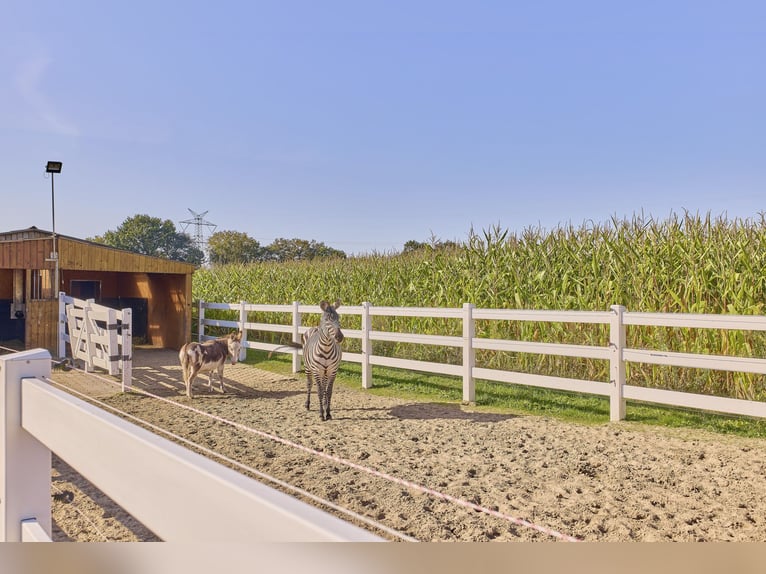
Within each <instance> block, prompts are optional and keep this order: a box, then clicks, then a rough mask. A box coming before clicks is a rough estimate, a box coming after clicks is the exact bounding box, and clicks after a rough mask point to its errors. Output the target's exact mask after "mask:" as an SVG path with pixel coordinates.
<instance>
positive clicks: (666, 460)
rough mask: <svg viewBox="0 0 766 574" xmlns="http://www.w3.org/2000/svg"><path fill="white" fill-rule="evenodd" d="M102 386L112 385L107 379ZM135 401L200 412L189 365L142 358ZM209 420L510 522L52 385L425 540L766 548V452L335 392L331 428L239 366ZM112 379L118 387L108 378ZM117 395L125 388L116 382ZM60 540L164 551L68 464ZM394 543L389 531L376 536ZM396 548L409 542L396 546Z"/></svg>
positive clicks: (711, 440) (208, 425) (58, 495)
mask: <svg viewBox="0 0 766 574" xmlns="http://www.w3.org/2000/svg"><path fill="white" fill-rule="evenodd" d="M101 376H102V377H103V375H101ZM134 377H135V383H134V385H135V387H136V388H140V389H145V390H148V391H150V392H152V393H155V394H157V395H160V396H165V397H169V398H173V399H174V400H177V401H178V402H179V403H181V404H189V403H190V401H189V399H187V398H186V396H185V395H184V394H183V393H184V390H183V385H182V383H181V375H180V368H179V366H178V362H177V355H176V353H175V352H172V351H163V350H148V349H142V350H137V351H136V353H135V360H134ZM225 377H226V379H227V382H228V389H227V391H228V392H227V393H226V394H224V395H222V394H221V393H220V392H219V391H218V390H217V388H216V389H215V390H214V391H213V392H210V391H208V389H207V386H206V382H204V381H203V379H201V378H200V379H198V380H197V382H196V384H195V392H196V393H197V394H196V396H195V398H194V399H193V401H192V403H193V405H194V406H195V407H197V408H200V409H203V410H204V411H206V412H210V413H213V414H215V415H218V416H220V417H223V418H226V419H229V420H233V421H237V422H239V423H243V424H245V425H247V426H249V427H252V428H255V429H258V430H261V431H264V432H266V433H269V434H272V435H277V436H279V437H281V438H283V439H287V440H289V441H292V442H295V443H298V444H301V445H304V446H306V447H309V448H311V449H315V450H316V451H320V452H324V453H329V454H332V455H334V456H336V457H340V458H342V459H345V460H348V461H351V462H353V463H356V464H359V465H362V466H364V467H367V468H370V469H375V470H377V471H380V472H383V473H386V474H388V475H391V476H393V477H399V478H402V479H405V480H408V481H411V482H412V483H416V484H418V485H422V486H423V487H426V488H428V489H432V490H434V491H438V492H441V493H445V494H447V495H450V496H452V497H455V498H456V499H459V500H461V501H466V502H468V503H471V504H473V505H476V506H478V507H481V508H486V509H488V510H491V511H495V512H497V513H500V514H502V515H503V516H504V517H502V518H501V517H496V516H492V515H490V514H487V513H485V512H482V511H477V510H476V509H472V508H466V507H465V506H462V505H460V504H456V503H454V502H450V501H445V500H442V499H439V498H436V497H434V496H432V495H430V494H427V493H424V492H422V491H420V490H418V489H413V488H408V487H406V486H402V485H401V484H399V483H397V482H392V481H388V480H384V479H381V478H378V477H375V476H372V475H370V474H368V473H366V472H363V471H360V470H356V469H352V468H348V467H346V466H344V465H341V464H338V463H335V462H330V461H328V460H324V459H322V458H320V457H317V456H313V455H310V454H307V453H305V452H301V451H298V450H296V449H293V448H290V447H288V446H284V445H282V444H279V443H276V442H273V441H271V440H267V439H264V438H260V437H258V436H255V435H253V434H250V433H247V432H244V431H241V430H237V429H235V428H233V427H231V426H228V425H225V424H221V423H219V422H216V421H213V420H210V419H209V418H206V417H203V416H201V415H197V414H194V413H191V412H189V411H184V410H182V409H180V408H179V407H176V406H173V405H169V404H167V403H166V402H163V401H160V400H158V399H154V398H149V397H145V396H142V395H140V394H137V393H126V394H121V393H119V392H117V391H118V390H119V389H118V388H117V387H112V386H110V385H107V384H105V383H102V382H99V381H98V380H96V379H93V378H92V377H89V376H84V375H82V374H79V373H77V372H76V371H71V372H67V373H62V372H54V375H53V377H52V378H53V379H54V380H56V381H58V382H60V383H61V384H63V385H67V386H68V387H70V388H73V389H76V390H79V391H81V392H86V393H88V394H89V395H91V396H94V397H98V398H99V399H100V400H102V401H105V402H107V403H108V404H110V405H113V406H114V407H116V408H119V409H121V410H124V411H126V412H129V413H131V414H133V415H136V416H138V417H141V418H142V419H144V420H147V421H150V422H152V423H154V424H158V425H161V426H162V427H163V428H168V429H169V430H172V431H173V432H174V433H177V434H179V435H181V436H184V437H187V438H189V439H190V440H193V441H195V442H196V443H198V444H201V445H203V446H205V447H208V448H211V449H214V450H215V451H217V452H220V453H223V454H225V455H226V456H228V457H231V458H233V459H236V460H238V461H241V462H243V463H245V464H247V465H248V466H250V467H251V468H255V469H257V470H259V471H261V472H264V473H266V474H269V475H271V476H274V477H276V478H278V479H281V480H284V481H287V482H289V483H290V484H293V485H295V486H297V487H299V488H301V489H304V490H306V491H309V492H311V493H312V494H314V495H316V496H319V497H321V498H322V499H324V500H329V501H331V502H333V503H335V504H338V505H341V506H343V507H345V508H348V509H350V510H352V511H354V512H355V513H358V514H361V515H363V516H366V517H368V518H370V519H372V520H374V521H376V522H379V523H381V524H383V525H384V526H386V527H387V528H390V529H393V530H395V531H397V532H401V533H403V534H405V535H406V536H409V537H413V538H415V539H417V540H421V541H504V542H509V541H530V540H539V541H550V540H556V539H557V538H555V537H551V536H550V535H548V534H545V533H541V532H539V531H536V530H533V529H531V528H528V527H526V526H521V525H518V524H515V523H513V522H512V521H509V520H508V519H507V517H515V518H521V519H524V520H527V521H530V522H532V523H535V524H537V525H540V526H541V527H546V528H549V529H553V530H555V531H557V532H560V533H562V534H566V535H569V536H574V537H577V538H579V539H582V540H585V541H765V540H766V497H764V494H766V482H765V481H766V479H765V478H764V476H766V443H765V442H764V441H761V440H753V439H740V438H733V437H725V436H719V435H713V434H711V433H707V432H698V431H687V430H684V431H678V430H669V429H663V428H648V427H640V426H637V425H634V424H631V423H625V422H622V423H610V424H604V425H601V426H595V427H590V426H581V425H574V424H568V423H563V422H559V421H556V420H552V419H548V418H544V417H532V416H513V415H507V414H489V413H485V412H475V411H473V410H472V409H471V408H469V407H465V406H459V405H445V404H434V403H416V402H413V401H408V400H397V399H391V398H381V397H377V396H374V395H372V394H370V393H369V392H366V391H364V390H363V389H361V388H355V389H348V388H343V387H339V386H336V389H335V393H334V396H333V417H334V418H333V420H331V421H328V422H324V423H323V422H321V421H320V419H319V414H318V411H317V409H316V394H315V393H313V395H312V403H313V404H312V407H313V408H312V411H311V412H306V410H305V409H304V407H303V403H304V400H305V381H304V379H303V376H302V375H299V376H296V377H285V376H280V375H275V374H273V373H268V372H265V371H261V370H259V369H256V368H253V367H252V366H247V365H241V364H238V365H235V366H231V365H229V366H227V367H226V371H225ZM106 378H109V377H106ZM115 380H116V379H115ZM52 477H53V483H52V499H53V518H54V523H55V524H54V537H55V539H56V540H76V541H103V540H118V541H120V540H124V541H129V540H156V537H155V536H154V535H153V534H152V533H151V532H150V531H149V530H147V529H146V528H145V527H144V526H142V525H141V524H140V523H138V522H137V521H136V520H134V519H133V518H132V517H130V516H129V515H127V514H126V513H125V512H124V511H123V510H122V509H120V508H119V507H118V506H117V505H115V504H114V503H112V502H111V501H110V500H109V499H108V498H107V497H106V496H104V495H103V494H102V493H101V492H99V491H98V490H97V489H95V488H94V487H92V486H91V485H89V484H88V483H87V482H86V481H84V480H83V479H82V477H80V476H79V475H77V474H76V473H75V472H73V471H72V469H71V468H69V467H68V466H67V465H66V464H65V463H63V462H62V461H60V460H58V459H55V458H54V468H53V471H52ZM378 533H379V534H380V532H378ZM383 535H384V536H385V537H386V538H391V539H397V538H396V537H393V538H392V536H391V535H390V534H383Z"/></svg>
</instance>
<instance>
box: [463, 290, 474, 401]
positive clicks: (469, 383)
mask: <svg viewBox="0 0 766 574" xmlns="http://www.w3.org/2000/svg"><path fill="white" fill-rule="evenodd" d="M474 308H475V305H474V304H473V303H463V403H464V404H465V403H467V404H475V403H476V384H475V382H474V380H473V368H474V366H475V365H476V351H475V350H474V348H473V338H474V337H475V336H476V326H475V324H474V321H473V310H474Z"/></svg>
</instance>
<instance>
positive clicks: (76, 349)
mask: <svg viewBox="0 0 766 574" xmlns="http://www.w3.org/2000/svg"><path fill="white" fill-rule="evenodd" d="M132 323H133V310H132V309H129V308H128V309H122V310H117V309H112V308H111V307H104V306H103V305H97V304H96V303H95V302H94V300H93V299H87V300H82V299H76V298H74V297H69V296H68V295H66V294H65V293H64V292H63V291H62V292H59V336H58V341H59V357H65V356H66V344H67V343H69V346H70V348H71V351H72V359H80V360H82V361H83V362H84V363H85V370H86V371H92V370H93V369H94V368H95V367H100V368H102V369H104V370H105V371H106V372H108V373H109V374H110V375H117V374H119V373H122V390H123V391H125V389H126V388H129V387H130V386H131V381H132V377H133V372H132V371H133V368H132V367H133V360H132V357H133V334H132V331H133V329H132V327H133V324H132Z"/></svg>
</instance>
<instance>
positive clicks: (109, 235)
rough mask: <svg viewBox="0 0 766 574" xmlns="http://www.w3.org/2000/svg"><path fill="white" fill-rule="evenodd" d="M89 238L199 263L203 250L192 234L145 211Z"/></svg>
mask: <svg viewBox="0 0 766 574" xmlns="http://www.w3.org/2000/svg"><path fill="white" fill-rule="evenodd" d="M89 240H90V241H94V242H96V243H103V244H104V245H109V246H111V247H117V248H118V249H125V250H127V251H133V252H134V253H141V254H142V255H151V256H154V257H164V258H165V259H172V260H174V261H185V262H187V263H193V264H195V265H201V264H202V262H203V261H204V260H205V254H204V253H203V252H202V251H201V250H200V249H199V248H198V247H197V246H196V245H194V241H192V238H191V237H189V236H188V235H187V234H186V233H181V232H179V231H178V230H176V226H175V225H174V224H173V222H172V221H170V220H169V219H166V220H165V221H162V220H161V219H160V218H158V217H149V216H148V215H134V216H133V217H128V218H127V219H126V220H125V221H123V222H122V225H120V226H119V227H118V228H117V229H116V230H114V231H107V232H106V233H104V234H103V235H99V236H96V237H92V238H89Z"/></svg>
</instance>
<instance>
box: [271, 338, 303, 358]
mask: <svg viewBox="0 0 766 574" xmlns="http://www.w3.org/2000/svg"><path fill="white" fill-rule="evenodd" d="M287 348H292V349H302V348H303V345H301V344H300V343H294V342H293V341H290V342H289V343H285V344H284V345H280V346H279V347H275V348H273V349H272V350H271V351H269V356H268V357H267V358H269V359H270V358H271V355H272V354H273V353H274V351H278V350H279V349H287Z"/></svg>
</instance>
